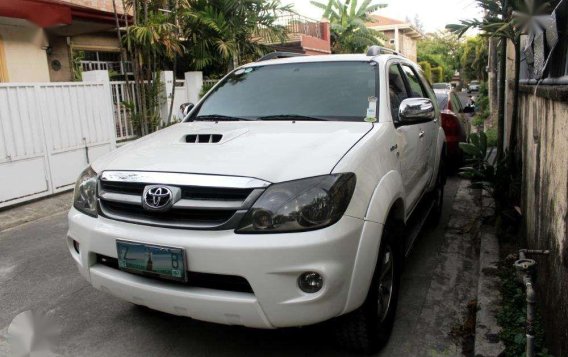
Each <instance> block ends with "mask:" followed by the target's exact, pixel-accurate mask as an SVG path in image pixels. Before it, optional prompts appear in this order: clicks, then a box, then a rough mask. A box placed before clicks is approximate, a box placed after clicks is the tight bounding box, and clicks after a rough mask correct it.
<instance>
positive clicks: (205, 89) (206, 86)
mask: <svg viewBox="0 0 568 357" xmlns="http://www.w3.org/2000/svg"><path fill="white" fill-rule="evenodd" d="M215 84H217V83H212V82H205V83H204V84H203V86H202V87H201V91H200V92H199V98H202V97H203V96H204V95H205V94H207V92H209V91H210V90H211V88H213V87H214V86H215Z"/></svg>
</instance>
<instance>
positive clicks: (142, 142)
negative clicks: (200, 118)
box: [93, 121, 373, 182]
mask: <svg viewBox="0 0 568 357" xmlns="http://www.w3.org/2000/svg"><path fill="white" fill-rule="evenodd" d="M372 127H373V124H370V123H366V122H290V121H285V122H262V121H251V122H242V121H239V122H218V123H215V122H190V123H180V124H176V125H173V126H171V127H169V128H166V129H163V130H160V131H158V132H156V133H153V134H151V135H148V136H145V137H143V138H141V139H139V140H137V141H135V142H133V143H130V144H127V145H125V146H123V147H121V148H120V149H118V150H115V151H113V152H111V153H109V154H107V155H105V156H103V157H102V158H100V159H99V160H97V161H96V162H95V163H94V164H93V169H94V170H95V171H97V172H99V173H100V172H102V171H105V170H139V171H157V172H184V173H196V174H213V175H228V176H246V177H255V178H259V179H263V180H267V181H270V182H282V181H288V180H294V179H298V178H303V177H310V176H317V175H324V174H328V173H330V172H331V171H332V169H333V167H334V166H335V165H336V164H337V162H339V160H340V159H341V158H342V157H343V155H345V153H346V152H347V151H349V149H350V148H351V147H352V146H353V145H354V144H355V143H356V142H357V141H358V140H359V139H361V138H362V137H363V136H365V134H367V133H368V132H369V131H370V130H371V129H372ZM188 135H200V139H201V140H207V141H217V140H218V139H219V135H221V136H222V137H221V140H220V141H219V142H216V143H215V142H207V143H188V142H187V140H186V138H187V137H188Z"/></svg>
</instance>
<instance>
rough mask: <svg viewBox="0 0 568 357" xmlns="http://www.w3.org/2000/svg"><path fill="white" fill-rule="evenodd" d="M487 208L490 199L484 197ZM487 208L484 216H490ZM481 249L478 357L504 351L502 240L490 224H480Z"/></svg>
mask: <svg viewBox="0 0 568 357" xmlns="http://www.w3.org/2000/svg"><path fill="white" fill-rule="evenodd" d="M482 202H483V204H484V207H487V206H488V205H489V204H490V203H491V200H489V199H487V198H486V197H484V198H483V200H482ZM488 211H492V210H486V211H485V212H484V216H488V215H491V214H492V212H488ZM480 240H481V242H480V252H479V280H478V283H477V308H478V309H477V313H476V322H475V347H474V355H475V357H489V356H500V355H501V354H502V353H503V352H504V351H505V345H504V344H503V342H501V340H500V338H499V334H500V332H501V327H500V326H499V324H498V322H497V313H498V312H499V311H500V310H501V292H500V290H499V288H500V279H499V276H498V272H499V270H498V269H499V268H498V263H499V242H498V240H497V236H496V235H495V228H494V227H492V226H488V225H483V226H482V227H481V237H480Z"/></svg>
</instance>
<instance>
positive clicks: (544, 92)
mask: <svg viewBox="0 0 568 357" xmlns="http://www.w3.org/2000/svg"><path fill="white" fill-rule="evenodd" d="M520 118H521V119H520V125H521V130H522V146H521V148H522V155H523V182H522V206H523V207H522V210H523V218H524V233H525V234H526V238H527V242H528V245H529V248H532V249H550V250H551V252H552V253H551V255H550V256H549V257H546V258H536V259H537V262H538V268H537V269H538V281H537V288H538V293H539V296H538V305H539V307H540V308H542V309H544V311H543V312H544V321H545V325H546V326H547V331H546V335H547V341H548V342H549V343H550V344H551V345H552V348H553V351H552V352H553V354H554V355H555V356H565V355H568V293H567V292H568V238H567V236H568V86H544V85H541V86H539V87H538V88H535V86H521V96H520Z"/></svg>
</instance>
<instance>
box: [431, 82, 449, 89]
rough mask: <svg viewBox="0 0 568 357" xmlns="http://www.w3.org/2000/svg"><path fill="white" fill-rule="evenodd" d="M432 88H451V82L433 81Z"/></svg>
mask: <svg viewBox="0 0 568 357" xmlns="http://www.w3.org/2000/svg"><path fill="white" fill-rule="evenodd" d="M432 88H434V90H440V89H441V90H452V89H453V87H452V84H451V83H434V84H432Z"/></svg>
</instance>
